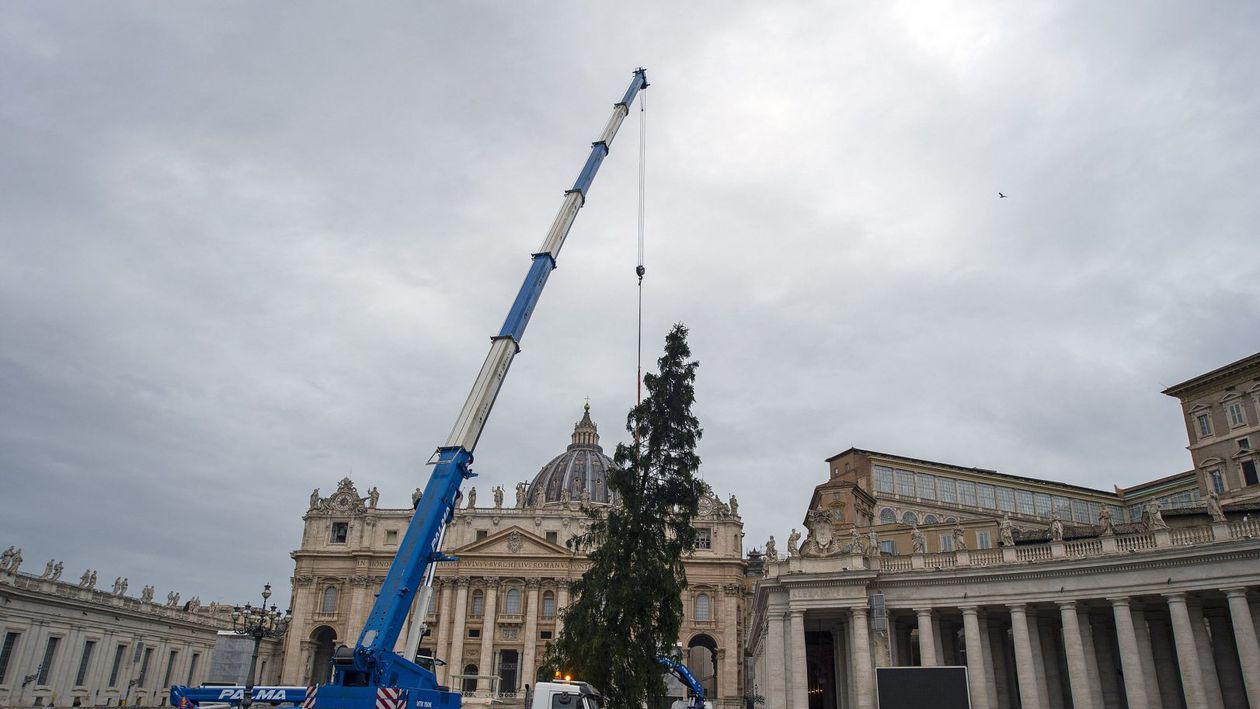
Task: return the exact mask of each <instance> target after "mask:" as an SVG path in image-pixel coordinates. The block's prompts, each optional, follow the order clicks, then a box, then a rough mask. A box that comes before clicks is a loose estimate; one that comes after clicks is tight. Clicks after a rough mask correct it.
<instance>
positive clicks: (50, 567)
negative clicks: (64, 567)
mask: <svg viewBox="0 0 1260 709" xmlns="http://www.w3.org/2000/svg"><path fill="white" fill-rule="evenodd" d="M52 572H53V560H52V559H49V560H48V563H47V564H44V573H42V574H40V575H39V577H40V578H41V579H46V578H48V577H50V576H52Z"/></svg>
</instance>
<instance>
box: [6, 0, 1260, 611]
mask: <svg viewBox="0 0 1260 709" xmlns="http://www.w3.org/2000/svg"><path fill="white" fill-rule="evenodd" d="M420 5H421V4H420V3H399V4H396V5H389V4H383V3H369V4H367V5H362V4H359V5H354V6H350V5H346V4H342V3H338V4H320V3H313V2H303V3H243V2H242V3H201V4H189V3H183V4H171V3H156V2H155V3H79V2H75V3H53V2H7V3H4V4H3V5H0V512H2V514H0V547H6V546H8V545H9V544H16V545H18V546H20V547H22V548H23V555H24V556H25V558H26V562H25V564H26V567H28V569H29V570H33V571H36V572H38V571H39V570H40V569H42V568H43V564H44V561H45V560H47V559H48V558H49V557H56V558H58V559H62V560H64V561H65V564H66V576H67V577H70V578H75V579H77V577H78V576H79V574H81V573H82V571H83V569H84V568H86V567H89V566H90V567H92V568H95V569H99V576H100V579H101V582H102V585H104V586H106V587H107V586H108V585H109V583H110V582H111V581H112V579H113V578H114V577H115V576H119V575H122V576H127V577H129V578H130V581H131V588H132V589H133V590H137V591H138V589H139V588H140V587H141V586H142V585H143V584H148V583H152V584H155V585H156V586H157V589H158V595H159V597H162V596H163V595H164V594H165V593H166V591H167V590H172V589H173V590H177V591H179V592H181V593H182V594H183V595H184V597H185V598H187V597H189V596H191V595H194V594H196V595H200V596H201V597H202V599H203V600H205V601H206V602H209V601H210V600H212V599H219V600H224V601H239V600H246V599H249V598H252V597H253V594H254V592H255V591H256V589H257V588H258V587H259V586H261V584H262V583H263V582H265V581H271V582H272V583H275V584H277V585H278V586H281V587H287V585H288V577H289V576H290V574H291V572H292V562H291V560H290V558H289V556H288V555H289V552H290V551H291V550H292V549H294V548H295V547H296V546H297V545H298V543H299V534H300V529H301V524H302V521H301V516H302V513H303V512H304V511H305V509H306V503H307V497H308V496H309V494H310V491H311V489H312V488H313V487H316V486H318V487H320V488H321V489H322V490H323V491H324V493H325V494H327V493H328V492H330V491H331V490H332V489H334V488H335V487H336V483H337V480H338V479H340V478H342V477H343V476H347V475H349V476H351V477H352V478H353V479H354V480H355V482H356V483H357V484H358V486H359V489H360V490H361V491H363V492H364V493H366V490H367V489H368V488H369V487H371V486H373V485H376V486H379V488H380V490H381V493H382V502H381V504H382V506H393V507H401V506H404V505H405V504H406V503H407V501H408V495H409V493H410V491H411V490H412V489H413V488H415V487H416V486H418V485H421V484H423V482H424V480H425V479H426V477H427V472H428V471H427V469H426V468H425V466H424V462H425V460H426V459H427V458H428V456H429V455H430V453H431V452H432V450H433V449H434V448H435V447H436V446H437V445H439V444H440V443H441V442H442V441H443V440H444V439H445V437H446V434H447V433H448V431H449V430H450V427H451V424H452V422H453V421H454V418H455V416H456V414H457V412H458V409H459V406H460V404H461V403H462V402H463V399H464V396H465V395H466V393H467V391H468V388H469V387H470V385H471V383H472V380H473V377H474V376H475V374H476V372H477V369H478V367H479V366H480V364H481V361H482V359H483V357H484V356H485V352H486V349H487V346H488V337H489V336H490V335H491V334H493V333H494V332H495V331H496V330H497V329H498V327H499V325H500V323H501V322H502V318H503V316H504V314H505V313H506V312H507V309H508V305H509V304H510V302H511V299H512V297H513V296H514V294H515V292H516V290H517V288H518V287H519V285H520V282H521V279H522V278H523V276H524V273H525V270H526V268H527V267H528V265H529V254H530V253H531V252H532V251H533V250H534V249H536V248H537V246H538V244H539V243H541V240H542V236H543V234H544V232H545V231H546V228H547V226H548V225H549V224H550V222H551V219H552V217H553V215H554V213H555V210H556V209H557V207H558V206H559V204H560V200H561V197H562V192H563V190H564V189H566V188H567V187H569V186H570V185H571V184H572V181H573V178H574V176H575V175H576V174H577V172H578V169H579V167H580V166H581V163H582V161H583V160H584V159H585V156H586V153H587V151H588V144H589V142H590V141H591V140H593V139H594V138H595V137H596V136H597V135H598V133H599V131H600V129H601V128H602V126H603V124H604V121H605V119H606V118H607V115H608V113H609V109H610V106H611V104H612V103H613V102H614V101H616V100H618V99H619V98H620V97H621V95H622V93H623V92H624V90H625V87H626V84H627V83H628V81H629V78H630V71H631V70H632V69H633V68H634V67H636V66H639V65H643V66H645V67H647V68H648V71H649V80H650V81H651V83H652V87H651V89H650V90H649V91H648V92H647V98H648V120H649V123H648V176H647V193H648V198H647V269H648V272H647V278H646V282H645V284H646V285H645V299H644V307H645V313H644V317H645V320H644V333H645V342H646V343H647V347H646V350H647V354H648V357H649V358H650V359H652V360H654V359H655V356H656V355H657V354H658V353H659V350H660V345H661V343H662V342H663V337H664V335H665V333H666V331H667V330H668V328H669V326H670V324H671V323H673V322H676V321H681V322H684V323H686V324H687V325H688V326H689V327H690V328H691V333H692V338H691V343H692V348H693V351H694V353H695V356H696V358H697V359H698V360H699V361H700V362H701V367H700V371H699V378H698V381H697V395H698V404H697V407H696V411H697V414H698V416H699V417H700V420H701V422H702V424H703V426H704V429H705V436H704V439H703V442H702V446H701V451H700V453H701V456H702V458H703V460H704V466H703V473H704V477H705V478H706V479H707V480H708V481H709V482H710V483H711V484H712V485H713V486H714V487H715V488H716V489H717V490H718V491H719V492H721V493H723V494H724V495H725V494H726V493H729V492H732V491H733V492H735V493H736V494H737V495H738V496H739V498H740V500H741V511H742V513H743V516H744V520H745V531H746V533H747V539H746V542H747V545H748V546H750V547H751V546H754V545H755V546H761V545H762V544H763V543H764V540H765V538H766V536H767V535H769V534H772V533H773V534H777V535H780V538H782V535H785V534H786V533H787V530H788V529H789V528H790V527H792V526H799V524H800V520H801V518H802V516H803V514H804V511H805V506H806V504H807V502H808V500H809V496H810V493H811V491H812V489H813V486H814V485H816V484H818V483H819V482H822V481H823V480H824V479H825V478H826V474H827V469H826V465H825V463H824V462H823V461H824V459H825V458H827V457H828V456H831V455H833V454H835V453H838V452H840V451H842V450H844V449H846V448H848V447H849V446H858V447H862V448H868V449H875V450H881V451H887V452H892V453H898V454H902V455H908V456H913V457H919V458H926V459H930V460H939V461H945V462H950V463H955V464H961V465H968V466H979V467H986V468H994V469H997V470H1001V471H1003V472H1009V473H1015V474H1020V475H1028V476H1034V477H1041V478H1049V479H1055V480H1062V481H1067V482H1072V483H1076V484H1081V485H1088V486H1092V487H1098V488H1102V489H1111V486H1112V485H1113V484H1118V485H1122V486H1123V485H1129V484H1133V483H1136V482H1140V481H1143V480H1149V479H1152V478H1155V477H1159V476H1163V475H1168V474H1171V473H1176V472H1179V471H1182V470H1185V469H1187V468H1189V466H1190V461H1189V455H1188V454H1187V452H1186V451H1185V444H1186V441H1185V438H1186V435H1185V429H1184V426H1183V424H1182V421H1181V417H1180V411H1179V408H1178V405H1177V402H1176V401H1175V400H1173V399H1170V398H1168V397H1165V396H1163V395H1161V394H1160V393H1159V392H1160V390H1161V389H1162V388H1164V387H1165V386H1167V385H1169V384H1173V383H1175V382H1178V381H1181V380H1183V379H1186V378H1189V377H1191V376H1194V375H1196V374H1199V373H1201V372H1205V371H1207V370H1209V369H1212V368H1215V367H1218V366H1220V365H1223V364H1225V363H1228V362H1230V361H1233V360H1235V359H1238V358H1240V357H1242V356H1245V355H1248V354H1251V353H1254V352H1256V351H1257V350H1260V337H1257V333H1258V332H1260V307H1258V304H1260V261H1258V260H1257V258H1256V253H1257V252H1256V244H1257V233H1258V229H1257V225H1260V199H1258V197H1260V195H1258V194H1257V191H1258V187H1257V185H1260V167H1258V165H1260V137H1258V136H1260V131H1257V130H1256V126H1257V125H1260V99H1258V98H1257V97H1258V96H1260V92H1257V90H1256V87H1257V86H1260V77H1257V73H1258V71H1257V70H1258V69H1260V4H1256V3H1221V4H1215V5H1212V4H1208V3H1185V2H1168V3H1155V2H1150V3H1097V2H1083V3H1067V2H1063V3H1033V2H1018V3H1010V2H1003V3H992V4H983V3H972V4H962V5H957V6H948V5H944V4H931V5H929V4H928V3H920V2H909V3H895V2H886V3H865V4H857V3H853V4H846V6H840V4H839V3H820V4H804V3H730V2H721V3H716V2H712V3H687V4H684V5H682V6H677V4H674V3H670V4H665V5H660V6H655V7H646V8H645V7H641V4H640V3H618V4H616V6H615V7H613V6H611V5H612V4H595V3H565V4H561V3H490V4H484V5H477V4H472V3H462V4H459V5H456V4H455V3H424V4H423V6H420ZM866 6H869V7H866ZM635 120H637V117H634V116H632V120H631V121H628V122H627V123H626V126H625V129H624V130H623V132H622V134H621V136H620V137H619V139H618V140H617V142H616V143H615V144H614V146H613V151H612V155H611V156H610V157H609V159H608V160H607V161H606V162H605V163H604V168H603V171H602V172H601V173H600V175H599V178H598V179H597V180H596V183H595V185H594V187H593V189H592V191H591V194H590V199H589V200H588V202H587V207H586V209H584V210H583V211H582V213H581V214H580V216H579V218H578V221H577V224H576V226H575V227H574V229H573V231H572V233H571V234H570V238H569V241H568V244H567V246H566V248H565V250H564V252H563V254H562V257H561V259H560V264H559V270H557V271H556V272H554V273H553V274H552V277H551V280H550V282H549V283H548V289H547V292H546V293H545V294H544V296H543V298H542V302H541V304H540V305H539V307H538V310H537V312H536V314H535V317H534V319H533V321H532V323H531V328H530V330H529V332H528V333H527V334H526V336H525V338H524V341H523V343H522V344H523V350H522V352H521V354H520V356H518V357H517V359H516V363H515V365H514V366H513V369H512V372H511V374H510V376H509V378H508V381H507V383H506V385H505V386H504V389H503V391H502V393H501V395H500V397H499V400H498V404H497V407H496V409H495V411H494V415H493V417H492V419H491V422H490V424H489V426H488V428H487V429H486V432H485V434H484V436H483V437H482V439H481V444H480V446H479V448H478V450H477V466H476V467H477V469H478V470H479V471H480V474H481V477H480V478H478V479H477V480H476V481H475V482H476V484H477V487H478V488H479V489H480V490H482V495H483V496H482V498H481V499H482V500H488V499H489V497H488V495H487V494H486V491H487V488H488V486H490V485H493V484H503V485H505V486H507V487H509V489H510V487H511V485H513V484H514V483H516V482H517V481H520V480H526V479H529V478H531V477H532V476H533V474H534V473H535V472H536V471H537V470H538V469H539V468H540V467H541V466H542V465H543V464H544V463H545V462H546V461H547V460H548V459H550V458H551V457H552V456H554V455H556V454H558V453H559V452H561V450H562V449H563V448H564V446H565V445H566V444H567V443H568V437H569V434H570V432H571V430H572V426H573V423H574V422H575V421H576V420H577V419H578V418H579V416H580V414H581V406H582V403H583V400H584V398H585V397H588V396H589V397H590V400H591V407H592V415H593V417H594V418H595V420H596V422H597V423H598V424H599V426H600V432H601V434H602V436H603V442H604V444H605V448H606V449H607V450H609V451H611V449H612V447H613V444H614V443H615V441H616V440H619V439H622V437H623V422H624V417H625V413H626V411H627V409H628V408H629V406H630V404H631V403H632V401H633V397H634V353H635V344H634V343H635V339H634V337H635V334H634V318H635V310H634V308H635V300H634V298H635V292H634V275H633V270H634V265H635V210H636V207H635V205H636V170H637V152H638V151H637V123H636V122H635ZM999 190H1001V191H1002V192H1004V193H1006V194H1007V195H1009V199H998V196H997V192H998V191H999Z"/></svg>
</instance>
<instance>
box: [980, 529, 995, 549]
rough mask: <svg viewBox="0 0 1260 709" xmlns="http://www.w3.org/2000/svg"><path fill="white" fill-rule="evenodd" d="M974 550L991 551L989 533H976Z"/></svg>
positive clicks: (991, 541) (991, 542) (991, 544)
mask: <svg viewBox="0 0 1260 709" xmlns="http://www.w3.org/2000/svg"><path fill="white" fill-rule="evenodd" d="M976 548H977V549H992V548H993V540H992V539H990V538H989V533H988V532H987V531H983V530H980V531H977V532H976Z"/></svg>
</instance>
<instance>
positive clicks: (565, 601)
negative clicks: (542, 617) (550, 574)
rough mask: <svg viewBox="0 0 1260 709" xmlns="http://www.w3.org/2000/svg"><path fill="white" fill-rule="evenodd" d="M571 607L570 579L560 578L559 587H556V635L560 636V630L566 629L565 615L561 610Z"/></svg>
mask: <svg viewBox="0 0 1260 709" xmlns="http://www.w3.org/2000/svg"><path fill="white" fill-rule="evenodd" d="M568 607H569V580H568V579H563V578H562V579H560V581H559V587H558V588H557V589H556V637H557V638H558V637H560V631H562V630H564V616H562V615H561V614H560V611H562V610H564V609H565V608H568Z"/></svg>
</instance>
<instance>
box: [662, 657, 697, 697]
mask: <svg viewBox="0 0 1260 709" xmlns="http://www.w3.org/2000/svg"><path fill="white" fill-rule="evenodd" d="M656 661H657V662H658V663H660V664H661V665H664V666H665V668H666V669H668V670H669V671H670V672H673V673H674V675H675V676H677V677H678V679H680V680H682V683H683V684H685V685H687V688H688V689H690V690H691V699H690V700H688V701H687V708H688V709H704V687H703V686H701V684H700V680H698V679H696V676H695V675H693V674H691V670H689V669H687V666H686V665H684V664H683V663H681V662H679V661H678V660H675V659H674V658H672V657H666V656H665V655H661V656H659V657H657V658H656Z"/></svg>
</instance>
